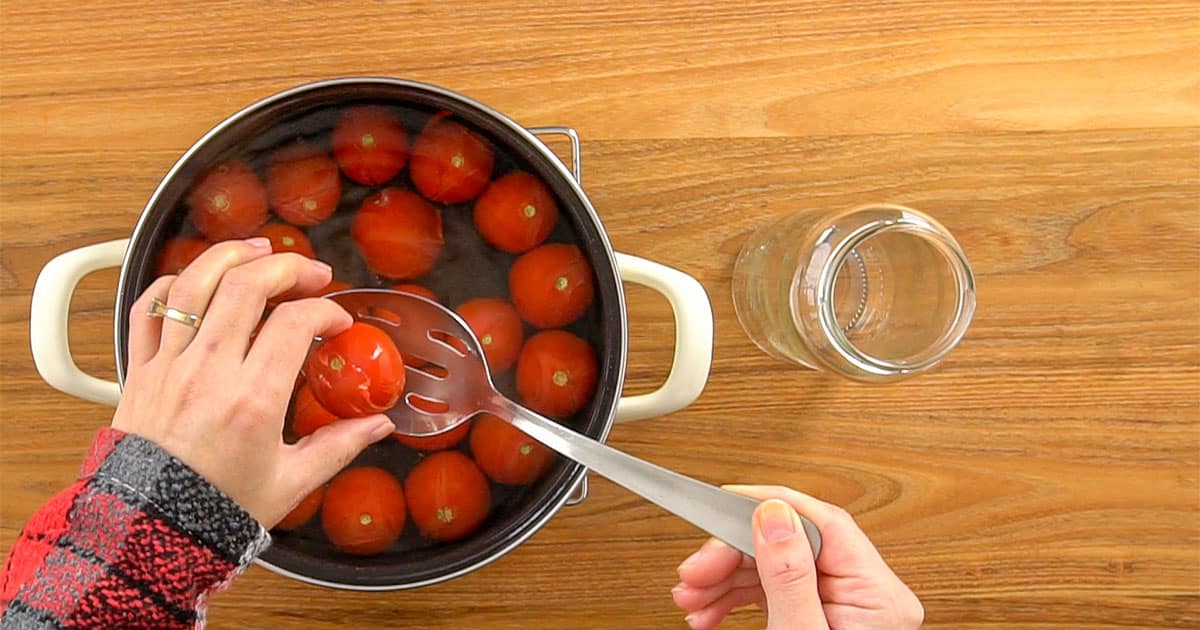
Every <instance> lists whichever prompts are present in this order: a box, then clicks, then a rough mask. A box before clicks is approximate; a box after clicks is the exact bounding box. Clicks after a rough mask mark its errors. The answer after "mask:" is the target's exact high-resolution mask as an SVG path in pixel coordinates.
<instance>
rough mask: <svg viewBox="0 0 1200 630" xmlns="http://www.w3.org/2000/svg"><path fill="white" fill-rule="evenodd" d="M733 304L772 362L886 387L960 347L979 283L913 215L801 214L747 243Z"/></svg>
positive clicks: (946, 236) (929, 224) (938, 233)
mask: <svg viewBox="0 0 1200 630" xmlns="http://www.w3.org/2000/svg"><path fill="white" fill-rule="evenodd" d="M733 302H734V306H735V308H736V309H737V316H738V320H739V321H740V322H741V324H742V327H743V328H744V329H745V330H746V332H747V333H748V334H749V335H750V338H751V339H753V340H754V343H756V344H757V345H758V346H759V347H760V348H762V349H763V350H764V351H766V352H767V353H769V354H771V355H773V356H775V357H778V358H780V359H784V360H787V361H792V362H795V363H799V364H801V365H804V366H807V367H810V368H814V369H822V370H829V371H833V372H836V373H838V374H841V375H843V376H846V377H849V378H853V379H857V380H863V381H884V380H892V379H897V378H901V377H904V376H907V375H911V374H915V373H918V372H922V371H925V370H928V369H930V368H932V367H933V366H935V365H937V364H938V363H939V362H941V360H942V359H943V358H945V356H946V355H947V354H948V353H949V352H950V350H951V349H953V348H954V347H955V346H956V345H957V344H958V342H959V340H961V339H962V337H963V335H964V334H965V333H966V331H967V328H968V327H969V326H970V324H971V318H972V316H973V315H974V312H975V278H974V275H973V274H972V272H971V266H970V264H969V263H968V262H967V258H966V256H965V255H964V254H963V252H962V249H961V248H960V247H959V245H958V243H957V242H955V240H954V238H953V237H952V236H951V235H950V233H949V232H948V231H947V230H946V228H945V227H943V226H942V225H941V224H939V223H938V222H937V221H935V220H934V219H933V218H931V217H929V216H927V215H925V214H923V213H921V212H917V211H916V210H913V209H911V208H906V207H903V206H897V205H891V204H875V205H866V206H860V207H857V208H853V209H849V210H840V211H829V210H802V211H799V212H796V213H794V214H790V215H788V216H786V217H784V218H782V219H781V220H778V221H776V222H774V223H772V224H770V225H767V226H765V227H763V228H761V229H759V230H758V231H757V232H755V233H754V234H753V235H752V236H751V237H750V239H749V240H748V241H747V242H746V244H745V246H744V247H743V249H742V251H741V254H740V255H739V256H738V259H737V262H736V263H735V266H734V272H733Z"/></svg>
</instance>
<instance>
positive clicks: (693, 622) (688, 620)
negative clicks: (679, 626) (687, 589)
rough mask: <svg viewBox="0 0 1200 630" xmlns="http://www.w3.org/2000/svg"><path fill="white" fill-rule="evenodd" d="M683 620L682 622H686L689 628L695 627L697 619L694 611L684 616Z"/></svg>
mask: <svg viewBox="0 0 1200 630" xmlns="http://www.w3.org/2000/svg"><path fill="white" fill-rule="evenodd" d="M683 622H684V623H686V624H687V625H688V627H689V628H695V627H696V622H697V619H696V614H695V613H692V614H690V615H688V616H686V617H684V618H683Z"/></svg>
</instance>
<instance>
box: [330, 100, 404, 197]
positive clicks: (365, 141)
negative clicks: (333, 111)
mask: <svg viewBox="0 0 1200 630" xmlns="http://www.w3.org/2000/svg"><path fill="white" fill-rule="evenodd" d="M333 157H334V159H336V160H337V163H338V166H339V167H341V169H342V173H344V174H345V175H346V177H348V178H350V179H352V180H354V181H356V182H358V183H360V184H365V185H367V186H378V185H379V184H383V183H386V182H387V181H388V180H390V179H392V178H393V177H395V176H396V175H397V174H399V173H400V171H401V170H402V169H403V168H404V164H405V163H406V162H408V131H406V130H405V129H404V125H402V124H401V123H400V119H399V118H397V117H396V116H395V115H394V114H392V112H391V111H389V110H388V109H387V108H386V107H380V106H378V105H363V106H359V107H352V108H350V109H348V110H346V112H345V113H344V114H342V117H341V118H340V119H338V122H337V125H336V126H334V128H333Z"/></svg>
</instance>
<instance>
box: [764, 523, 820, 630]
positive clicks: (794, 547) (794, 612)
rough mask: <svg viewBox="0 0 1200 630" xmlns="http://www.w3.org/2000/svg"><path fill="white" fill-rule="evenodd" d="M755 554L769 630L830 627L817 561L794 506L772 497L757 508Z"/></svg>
mask: <svg viewBox="0 0 1200 630" xmlns="http://www.w3.org/2000/svg"><path fill="white" fill-rule="evenodd" d="M754 557H755V563H756V565H757V567H758V577H759V580H760V581H761V582H762V590H763V593H765V594H766V597H767V608H768V609H769V610H770V614H769V615H768V616H767V628H768V630H783V629H786V628H828V627H829V625H828V623H827V622H826V620H825V612H824V609H823V608H822V606H821V596H820V594H819V593H818V591H817V566H816V562H815V561H814V560H813V556H812V549H811V548H810V547H809V545H808V537H807V536H805V535H804V526H803V525H802V524H801V523H800V517H799V515H797V514H796V510H794V509H792V506H790V505H788V504H787V503H785V502H783V501H781V500H779V499H770V500H768V501H765V502H763V503H762V505H760V506H758V509H757V510H755V511H754Z"/></svg>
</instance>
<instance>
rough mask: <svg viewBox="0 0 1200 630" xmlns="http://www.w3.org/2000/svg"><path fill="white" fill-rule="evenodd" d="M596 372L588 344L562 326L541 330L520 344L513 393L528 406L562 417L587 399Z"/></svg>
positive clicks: (577, 408) (589, 396)
mask: <svg viewBox="0 0 1200 630" xmlns="http://www.w3.org/2000/svg"><path fill="white" fill-rule="evenodd" d="M598 375H599V364H598V362H597V359H596V351H595V350H593V349H592V346H591V344H589V343H588V342H587V341H585V340H583V339H582V338H580V337H577V336H575V335H573V334H571V333H569V332H567V331H565V330H544V331H542V332H540V333H538V334H536V335H533V336H532V337H530V338H529V340H528V341H526V342H525V346H524V347H523V348H521V356H520V357H518V358H517V393H518V394H520V396H521V400H523V401H525V404H526V405H528V406H529V408H530V409H533V410H534V411H537V412H540V413H543V414H546V415H548V416H557V417H560V418H562V417H566V416H569V415H571V414H573V413H575V412H577V411H579V410H580V409H583V408H584V406H586V405H587V404H588V402H590V401H591V399H592V394H594V393H595V391H596V380H597V378H598Z"/></svg>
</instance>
